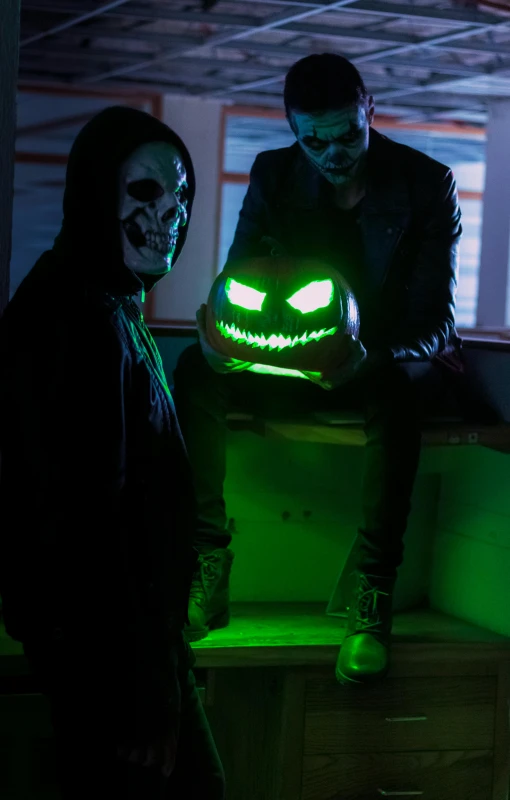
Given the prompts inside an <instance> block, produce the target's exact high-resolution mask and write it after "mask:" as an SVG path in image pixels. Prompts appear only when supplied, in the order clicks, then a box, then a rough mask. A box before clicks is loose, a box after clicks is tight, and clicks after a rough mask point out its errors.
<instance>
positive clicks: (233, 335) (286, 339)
mask: <svg viewBox="0 0 510 800" xmlns="http://www.w3.org/2000/svg"><path fill="white" fill-rule="evenodd" d="M216 328H217V329H218V330H219V332H220V333H221V335H222V336H224V337H225V338H226V339H233V340H234V341H235V342H238V343H239V344H247V345H249V346H250V347H258V348H260V349H261V350H263V349H264V348H266V347H267V348H268V349H269V350H283V349H284V348H286V347H296V346H297V345H305V344H309V343H310V342H318V341H319V340H320V339H324V337H325V336H333V335H334V334H335V333H336V332H337V330H338V327H334V328H322V329H321V330H320V331H310V332H308V331H307V332H306V333H303V334H302V336H294V337H292V336H284V335H283V334H282V333H280V334H276V333H272V334H271V336H265V335H264V334H257V333H251V332H250V331H241V330H240V329H239V328H238V327H237V326H236V325H226V324H225V323H224V322H218V321H217V322H216Z"/></svg>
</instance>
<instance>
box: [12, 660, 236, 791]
mask: <svg viewBox="0 0 510 800" xmlns="http://www.w3.org/2000/svg"><path fill="white" fill-rule="evenodd" d="M25 654H26V655H27V657H28V659H29V662H30V664H31V667H32V670H33V672H34V673H35V674H37V675H39V676H40V679H41V681H42V685H43V687H44V689H45V693H46V694H47V695H48V696H50V697H51V698H52V704H51V718H52V723H53V728H54V731H55V740H56V745H57V747H56V755H57V764H56V767H57V771H58V772H57V774H58V778H59V785H60V788H61V792H62V800H90V798H94V797H105V798H111V799H112V800H116V798H119V800H120V799H121V798H122V800H130V799H131V798H132V800H142V798H143V800H164V798H165V799H166V798H176V800H177V798H179V799H180V798H185V797H189V798H193V800H194V798H207V800H224V797H225V774H224V770H223V766H222V764H221V761H220V758H219V755H218V751H217V748H216V745H215V742H214V739H213V737H212V734H211V730H210V727H209V722H208V720H207V717H206V715H205V711H204V708H203V705H202V701H201V699H200V696H199V694H198V691H197V689H196V683H195V678H194V675H193V671H192V670H188V669H187V668H186V665H185V658H183V659H182V660H181V662H180V665H179V667H178V669H177V683H178V686H179V691H180V696H181V718H180V730H179V740H178V744H177V751H176V760H175V769H174V771H173V772H172V774H171V776H170V777H169V778H165V777H163V776H162V775H161V773H160V772H159V770H158V769H157V768H156V767H144V766H141V765H138V764H131V763H129V762H127V761H121V760H120V759H118V758H117V754H116V749H117V741H116V740H115V739H112V738H111V736H110V735H109V731H108V729H107V728H106V726H105V725H104V707H102V706H101V705H100V701H101V698H103V697H104V695H105V694H106V692H107V691H108V688H109V687H108V685H107V683H106V682H105V680H104V676H99V677H100V678H101V677H102V680H101V681H100V683H99V685H98V686H97V687H96V686H94V685H91V684H90V682H89V681H88V680H86V681H85V680H84V679H83V670H82V665H81V663H80V662H78V663H76V661H75V658H74V657H73V654H72V653H70V652H69V649H68V648H67V647H66V648H57V649H55V648H53V649H51V650H50V649H48V647H46V648H35V649H32V648H30V647H26V648H25ZM96 658H97V654H96ZM77 686H79V687H80V690H79V691H77Z"/></svg>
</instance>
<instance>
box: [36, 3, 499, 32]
mask: <svg viewBox="0 0 510 800" xmlns="http://www.w3.org/2000/svg"><path fill="white" fill-rule="evenodd" d="M252 2H254V3H255V4H262V5H265V6H270V5H278V6H283V7H286V8H293V9H295V8H299V7H302V8H307V9H318V10H319V11H320V10H321V9H322V11H327V10H328V9H329V8H330V5H329V4H328V3H321V2H309V0H296V2H294V0H252ZM233 5H241V6H242V7H243V8H246V3H245V0H233ZM23 9H24V10H26V11H43V12H46V13H59V14H63V13H66V14H73V13H76V12H78V13H88V12H90V11H91V8H90V6H88V5H87V4H82V5H79V6H78V7H76V4H74V3H71V2H64V3H56V2H54V0H53V2H52V4H51V6H48V5H46V4H44V3H41V2H38V1H37V0H26V2H25V1H24V2H23ZM345 13H346V14H350V15H353V14H357V15H364V16H370V17H381V18H382V19H395V18H398V19H409V20H413V21H414V22H423V23H427V24H437V25H439V26H445V25H457V26H465V25H471V26H473V27H476V26H478V27H484V26H486V25H494V24H497V23H498V22H500V21H501V17H500V16H497V15H496V14H488V13H481V12H479V11H476V9H474V10H472V11H469V10H461V9H457V8H453V7H451V8H437V7H434V6H412V5H411V4H409V3H407V4H406V3H399V4H397V3H395V4H393V3H391V4H390V3H386V2H359V0H358V2H357V3H356V5H353V6H351V7H346V8H345ZM108 16H110V17H124V18H132V19H145V20H148V21H153V22H154V21H156V20H162V19H164V20H173V21H182V20H183V19H186V20H187V21H190V22H206V23H208V24H215V23H218V24H222V25H241V26H242V25H243V24H247V25H249V26H251V24H252V23H253V20H254V19H256V18H254V17H246V15H240V16H239V15H236V14H232V15H231V14H218V13H217V12H213V13H211V12H209V11H190V12H188V11H182V10H179V9H175V10H174V9H171V8H168V7H167V8H165V7H161V6H158V7H154V6H152V7H145V6H140V5H134V4H132V3H131V4H130V5H129V6H128V7H127V8H120V9H119V10H117V9H115V8H112V9H111V11H110V12H109V14H108ZM243 19H245V20H246V19H247V20H248V21H247V23H244V22H243Z"/></svg>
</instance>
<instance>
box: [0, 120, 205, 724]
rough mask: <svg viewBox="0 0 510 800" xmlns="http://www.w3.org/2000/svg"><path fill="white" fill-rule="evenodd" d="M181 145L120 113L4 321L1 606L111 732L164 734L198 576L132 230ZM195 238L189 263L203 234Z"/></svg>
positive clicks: (80, 155)
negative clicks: (141, 188) (133, 182)
mask: <svg viewBox="0 0 510 800" xmlns="http://www.w3.org/2000/svg"><path fill="white" fill-rule="evenodd" d="M149 141H165V142H170V143H172V144H174V145H175V146H176V147H177V148H178V149H179V151H180V152H181V154H182V157H183V160H184V163H185V166H186V170H187V182H188V190H187V192H188V197H187V199H188V213H189V212H190V211H191V207H192V203H193V196H194V190H195V180H194V173H193V166H192V164H191V160H190V156H189V154H188V152H187V150H186V148H185V146H184V144H183V142H182V141H181V140H180V139H179V137H178V136H177V135H176V134H175V133H173V132H172V131H171V130H170V129H169V128H168V127H167V126H166V125H164V124H163V123H161V122H159V121H158V120H156V119H154V118H153V117H151V116H149V115H148V114H144V113H143V112H139V111H135V110H133V109H129V108H109V109H107V110H106V111H104V112H102V113H100V114H99V115H98V116H96V117H95V118H94V119H93V120H92V121H91V122H90V123H88V124H87V125H86V126H85V128H84V129H83V130H82V132H81V133H80V134H79V136H78V138H77V139H76V142H75V144H74V145H73V148H72V150H71V154H70V158H69V165H68V170H67V178H66V190H65V198H64V221H63V225H62V230H61V233H60V235H59V236H58V237H57V240H56V243H55V247H54V249H53V250H52V251H49V252H46V253H44V254H43V255H42V256H41V258H40V259H39V260H38V262H37V263H36V265H35V266H34V268H33V269H32V271H31V272H30V273H29V275H28V276H27V277H26V279H25V280H24V281H23V283H22V284H21V286H20V287H19V289H18V291H17V292H16V294H15V296H14V297H13V299H12V301H11V302H10V304H9V305H8V307H7V309H6V311H5V314H4V316H3V318H2V319H1V320H0V377H1V380H0V411H1V414H0V420H1V424H0V449H1V452H2V474H1V484H0V503H1V508H2V521H3V522H2V530H1V533H0V592H1V594H2V598H3V610H4V618H5V625H6V629H7V633H8V634H9V635H10V636H11V637H12V638H14V639H17V640H19V641H22V642H28V643H30V644H32V645H33V646H35V645H37V644H38V643H39V645H41V646H44V644H45V643H47V642H48V641H50V640H57V639H61V640H62V641H64V642H67V644H68V647H69V649H70V650H72V651H73V652H74V653H75V654H77V658H79V660H80V661H81V664H82V668H83V670H84V671H86V672H87V673H88V675H89V678H88V680H91V681H96V683H97V681H98V680H99V678H98V673H99V672H100V673H101V680H102V682H103V685H104V686H106V687H107V688H108V692H107V694H106V696H105V697H103V701H104V703H103V708H104V716H103V721H104V724H105V726H106V725H107V724H111V726H116V728H117V729H119V730H121V731H122V733H123V734H125V735H129V732H130V731H132V732H133V735H134V736H135V737H138V736H140V735H142V734H143V732H144V731H146V730H150V732H151V733H152V734H153V735H157V734H158V733H159V732H164V731H165V730H166V729H167V728H168V726H169V724H170V723H171V716H170V715H171V713H174V712H177V711H178V709H179V704H180V689H179V683H178V680H177V677H176V669H177V664H178V662H179V658H180V656H179V653H181V654H182V651H183V649H184V651H185V652H186V658H187V661H188V666H191V665H192V664H193V663H194V661H193V655H192V652H191V649H190V648H189V647H185V646H184V644H183V633H182V630H183V626H184V624H185V622H186V620H187V607H188V594H189V587H190V584H191V577H192V574H193V572H194V568H195V565H196V561H197V557H198V556H197V552H196V550H194V548H193V546H192V537H193V534H194V528H195V497H194V492H193V488H192V479H191V474H190V468H189V464H188V461H187V456H186V451H185V447H184V444H183V440H182V436H181V433H180V429H179V426H178V423H177V418H176V415H175V410H174V405H173V401H172V397H171V395H170V392H169V389H168V386H167V383H166V379H165V374H164V371H163V367H162V363H161V359H160V356H159V353H158V350H157V347H156V345H155V343H154V341H153V339H152V337H151V335H150V333H149V331H148V329H147V327H146V326H145V323H144V321H143V318H142V315H141V314H140V312H139V310H138V307H137V305H136V303H135V301H134V300H133V297H132V296H133V295H134V294H136V293H137V292H138V291H140V289H141V288H142V287H143V286H144V285H145V287H146V288H147V289H149V288H150V287H151V286H152V285H154V283H155V282H156V280H157V278H156V277H154V278H146V277H145V276H144V277H143V280H142V279H140V278H139V277H138V276H137V275H135V274H134V273H133V272H132V271H131V270H129V269H128V268H127V267H126V266H125V265H124V262H123V258H122V250H121V242H120V232H119V224H118V220H117V219H116V205H117V194H118V190H117V180H118V173H119V168H120V166H121V163H122V162H123V161H124V160H125V159H126V157H127V156H128V155H129V154H130V153H131V152H132V151H133V150H134V149H136V148H137V147H138V146H139V145H141V144H142V143H146V142H149ZM187 230H188V228H187V226H186V227H183V228H180V229H179V231H180V235H179V240H178V243H177V249H176V255H175V257H174V260H175V258H177V256H178V255H179V253H180V251H181V249H182V246H183V244H184V240H185V238H186V234H187Z"/></svg>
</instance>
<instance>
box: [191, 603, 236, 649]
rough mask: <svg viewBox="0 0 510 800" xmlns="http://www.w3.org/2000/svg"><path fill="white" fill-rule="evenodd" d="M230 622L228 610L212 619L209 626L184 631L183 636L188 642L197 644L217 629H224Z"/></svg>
mask: <svg viewBox="0 0 510 800" xmlns="http://www.w3.org/2000/svg"><path fill="white" fill-rule="evenodd" d="M229 622H230V609H227V610H226V611H222V612H220V613H219V614H216V616H215V617H212V619H211V620H210V622H209V624H208V625H206V627H205V628H199V629H197V628H193V629H191V630H186V629H184V635H185V637H186V639H187V640H188V642H199V641H200V640H201V639H205V638H206V636H207V634H208V633H209V632H210V631H214V630H217V629H218V628H226V627H227V626H228V624H229Z"/></svg>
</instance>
